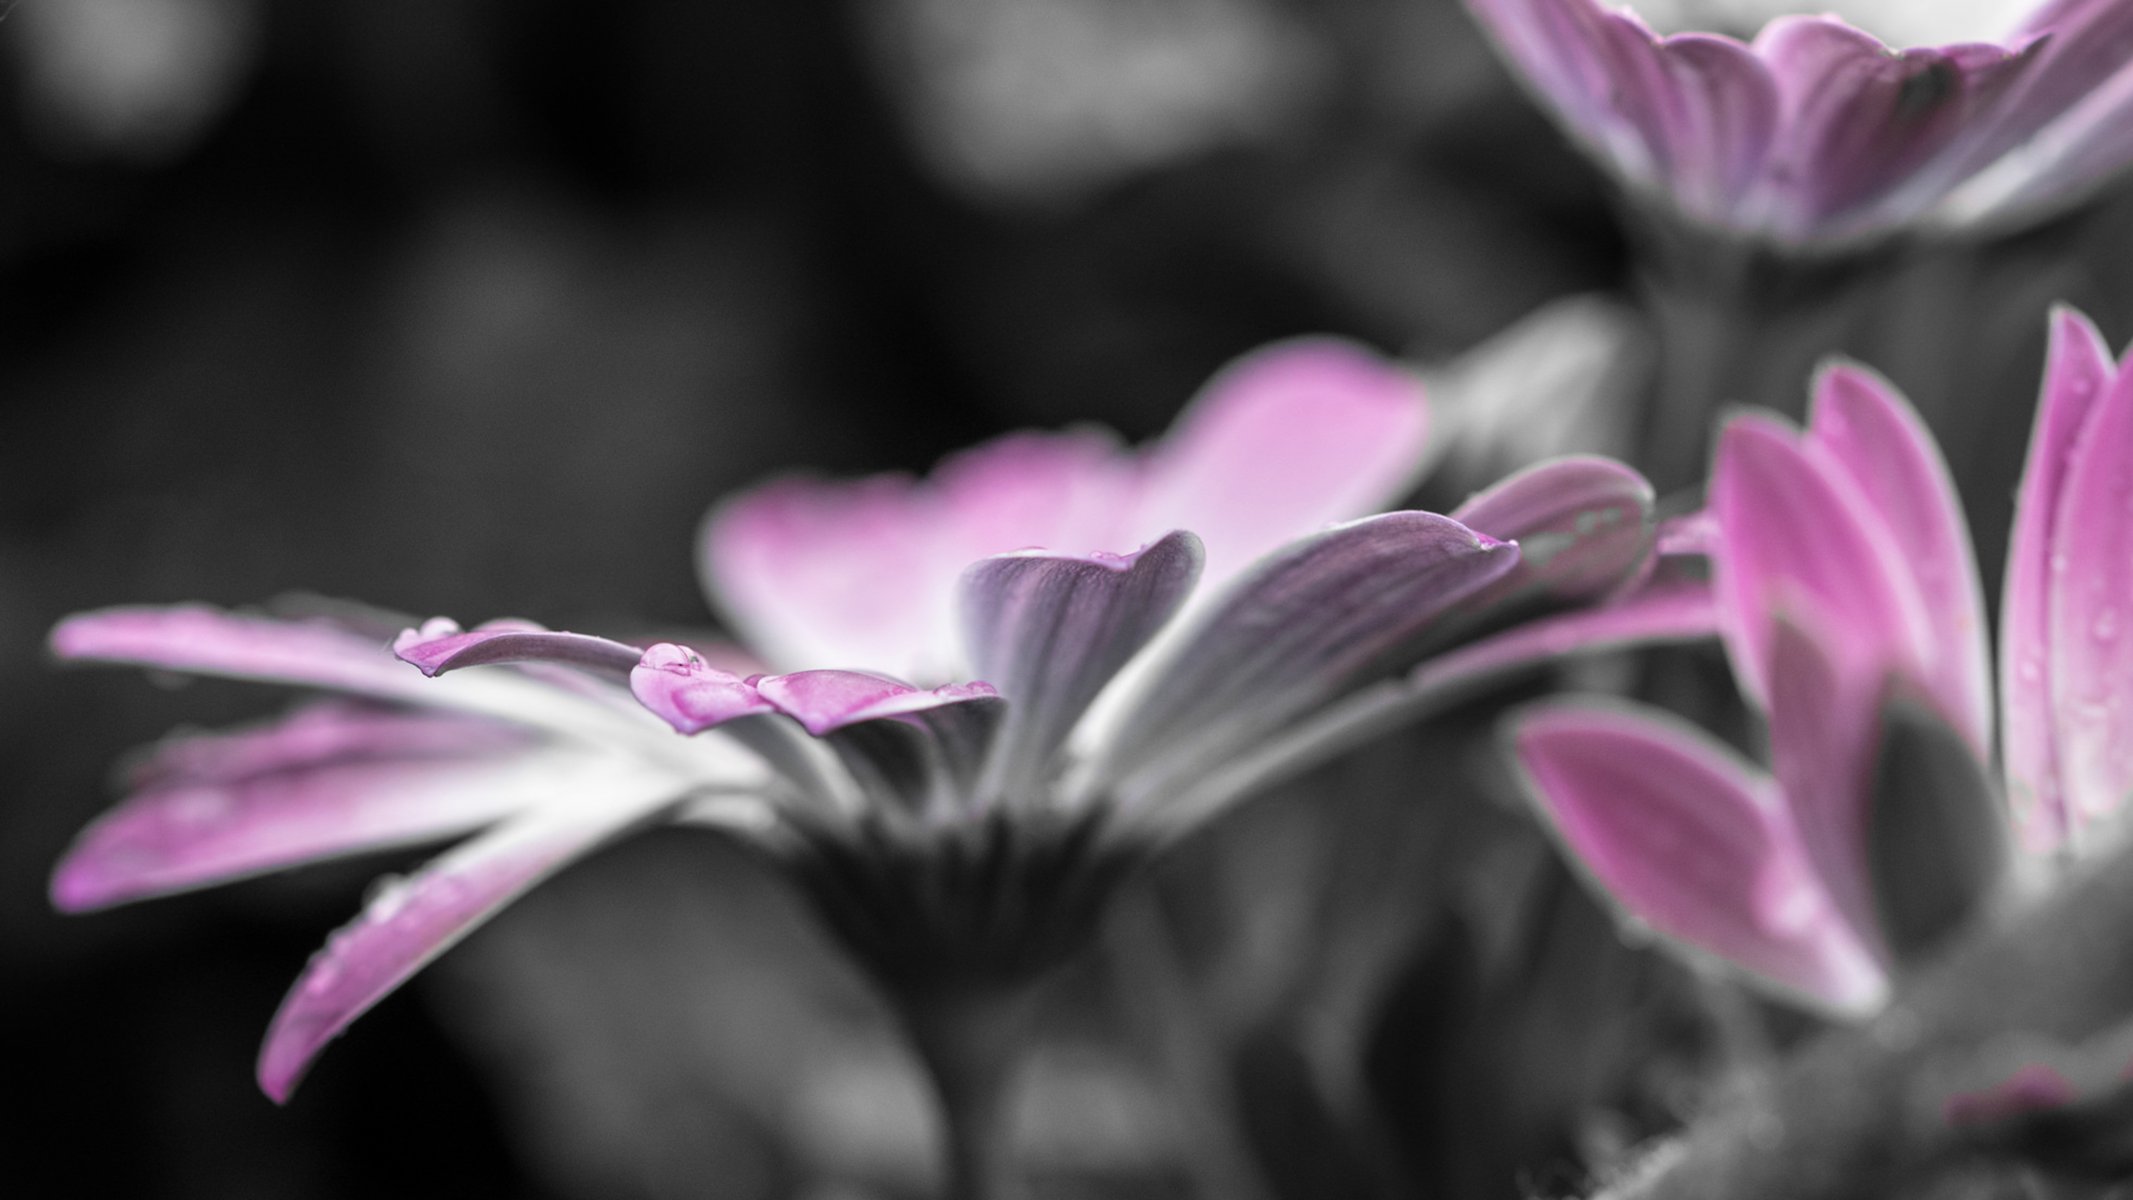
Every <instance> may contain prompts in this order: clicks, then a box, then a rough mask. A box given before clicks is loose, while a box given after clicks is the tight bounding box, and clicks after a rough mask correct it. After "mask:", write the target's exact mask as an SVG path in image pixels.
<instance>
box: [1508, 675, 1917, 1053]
mask: <svg viewBox="0 0 2133 1200" xmlns="http://www.w3.org/2000/svg"><path fill="white" fill-rule="evenodd" d="M1515 747H1516V750H1517V754H1518V759H1519V762H1520V764H1521V765H1522V766H1523V767H1524V769H1525V771H1526V774H1527V776H1528V777H1529V779H1530V780H1531V782H1532V788H1533V793H1534V795H1535V796H1536V798H1537V799H1538V801H1539V803H1540V807H1541V809H1542V811H1543V812H1545V813H1546V814H1547V816H1548V817H1549V819H1550V822H1551V824H1552V825H1553V826H1554V828H1555V829H1556V831H1557V833H1558V834H1559V835H1560V836H1561V838H1562V840H1563V842H1564V844H1565V845H1566V846H1567V847H1568V848H1569V850H1570V852H1571V854H1572V855H1573V856H1574V857H1575V858H1576V859H1577V861H1579V862H1580V863H1582V864H1583V865H1584V867H1585V869H1586V870H1587V871H1588V872H1590V873H1591V875H1592V878H1593V879H1594V880H1595V881H1596V882H1597V883H1598V884H1599V886H1600V887H1601V889H1602V890H1604V891H1605V892H1606V893H1607V894H1609V895H1611V896H1612V897H1614V899H1615V900H1616V901H1618V902H1619V903H1620V904H1621V905H1622V907H1623V908H1625V909H1626V910H1628V912H1629V913H1630V914H1632V915H1633V916H1635V917H1636V918H1637V919H1638V920H1640V921H1643V922H1644V923H1646V924H1648V925H1650V926H1651V927H1652V928H1653V929H1655V930H1657V931H1659V932H1660V933H1662V934H1665V935H1666V936H1668V937H1671V938H1675V939H1678V940H1680V941H1681V942H1684V943H1686V944H1688V945H1690V946H1694V947H1696V948H1697V949H1700V950H1703V951H1705V952H1707V953H1710V954H1714V955H1716V956H1718V957H1719V958H1721V959H1724V960H1725V961H1727V962H1731V963H1733V964H1735V965H1737V966H1739V967H1741V968H1743V969H1745V970H1746V971H1748V972H1749V973H1751V974H1752V975H1754V976H1756V977H1759V978H1761V979H1763V980H1765V981H1767V982H1768V983H1770V984H1773V985H1775V986H1776V987H1778V988H1780V989H1782V990H1784V991H1787V992H1791V993H1794V994H1797V995H1799V996H1802V997H1806V998H1809V999H1812V1000H1814V1001H1817V1002H1819V1003H1820V1004H1822V1005H1826V1006H1827V1007H1829V1008H1831V1009H1834V1010H1836V1011H1838V1012H1843V1013H1852V1014H1863V1013H1866V1012H1870V1011H1872V1010H1873V1009H1874V1008H1876V1007H1877V1006H1879V1004H1880V1003H1881V1002H1882V1000H1883V999H1884V997H1885V996H1886V995H1887V988H1888V981H1887V979H1886V977H1885V975H1884V973H1883V971H1882V970H1881V968H1880V967H1879V965H1878V964H1877V963H1876V962H1875V960H1874V959H1873V958H1872V957H1871V956H1870V955H1869V954H1868V953H1867V952H1866V950H1865V949H1864V948H1863V947H1862V946H1861V944H1860V940H1859V937H1858V936H1857V934H1856V932H1855V931H1854V930H1853V929H1851V928H1849V927H1848V926H1847V924H1846V922H1845V919H1844V917H1843V915H1842V914H1841V912H1840V910H1839V909H1838V908H1837V907H1836V906H1835V905H1834V904H1833V903H1832V901H1831V898H1830V896H1829V895H1828V893H1827V892H1826V891H1825V890H1824V888H1823V886H1822V884H1821V883H1820V881H1819V880H1818V879H1817V878H1816V876H1815V872H1814V870H1813V868H1812V866H1811V865H1810V863H1809V861H1808V859H1807V858H1806V856H1805V855H1804V854H1803V853H1802V851H1801V848H1800V846H1799V843H1798V840H1797V838H1796V837H1795V835H1794V834H1793V832H1792V830H1791V828H1790V826H1789V822H1788V821H1787V820H1786V817H1785V813H1784V811H1783V809H1781V808H1780V807H1779V805H1778V801H1777V799H1776V796H1775V794H1774V789H1773V788H1772V786H1771V783H1770V781H1769V780H1768V779H1766V778H1763V777H1761V776H1759V775H1757V774H1756V773H1755V772H1754V771H1753V769H1752V768H1750V767H1749V766H1748V765H1747V764H1746V763H1743V762H1742V761H1740V759H1739V758H1738V757H1737V756H1736V755H1734V754H1733V752H1732V751H1730V750H1728V749H1727V748H1726V747H1724V746H1722V745H1720V744H1719V743H1717V742H1716V741H1714V740H1712V739H1711V738H1710V737H1708V736H1707V735H1705V734H1703V733H1702V732H1701V731H1699V730H1696V729H1693V728H1691V727H1689V726H1686V725H1683V724H1681V723H1680V722H1678V721H1675V720H1673V719H1672V718H1669V717H1666V716H1664V715H1663V714H1659V713H1657V712H1651V713H1648V714H1647V713H1644V712H1638V713H1632V712H1628V711H1620V710H1616V709H1611V708H1599V707H1592V706H1575V705H1569V704H1557V705H1552V706H1544V707H1540V708H1535V709H1530V710H1528V711H1527V713H1526V714H1525V715H1524V716H1522V717H1521V718H1520V719H1519V720H1518V722H1517V725H1516V733H1515Z"/></svg>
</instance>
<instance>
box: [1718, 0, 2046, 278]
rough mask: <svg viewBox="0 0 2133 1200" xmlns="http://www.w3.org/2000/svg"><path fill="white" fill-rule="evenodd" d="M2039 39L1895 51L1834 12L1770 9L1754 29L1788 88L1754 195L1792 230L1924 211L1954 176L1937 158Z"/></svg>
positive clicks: (2002, 90) (1956, 144)
mask: <svg viewBox="0 0 2133 1200" xmlns="http://www.w3.org/2000/svg"><path fill="white" fill-rule="evenodd" d="M2037 49H2038V46H2037V45H2035V44H2032V45H2031V46H2029V47H2027V48H2025V49H2022V50H2008V49H2005V48H2003V47H1999V46H1988V45H1955V46H1944V47H1931V48H1921V49H1913V50H1901V51H1892V50H1891V49H1890V48H1889V47H1887V46H1884V45H1882V44H1881V42H1880V41H1878V40H1877V39H1875V38H1873V37H1871V36H1869V35H1867V34H1865V33H1862V32H1860V31H1859V30H1857V29H1854V28H1852V27H1851V26H1849V25H1846V24H1845V23H1844V22H1842V21H1840V20H1837V19H1836V18H1834V17H1781V18H1779V19H1778V20H1775V21H1772V22H1771V23H1770V24H1769V25H1768V26H1766V27H1765V28H1764V30H1763V32H1762V34H1761V35H1760V36H1759V37H1757V38H1756V40H1755V50H1756V53H1757V54H1759V55H1760V56H1761V57H1762V58H1763V60H1764V61H1765V62H1767V63H1768V64H1769V66H1770V71H1771V74H1772V76H1773V77H1774V78H1775V79H1776V80H1777V83H1778V89H1779V93H1780V95H1781V96H1782V98H1783V115H1782V117H1781V118H1780V121H1779V132H1778V136H1777V138H1776V140H1775V141H1774V143H1773V145H1772V147H1771V152H1770V159H1769V161H1768V163H1767V164H1766V166H1765V168H1764V180H1765V185H1766V186H1765V189H1764V192H1763V195H1762V196H1761V197H1760V198H1759V199H1760V203H1761V204H1762V205H1764V206H1765V207H1766V211H1767V212H1768V213H1769V217H1768V219H1769V220H1770V221H1771V223H1772V224H1773V225H1774V226H1775V227H1776V229H1777V231H1778V232H1780V233H1781V234H1784V235H1787V236H1792V237H1804V236H1814V235H1817V234H1821V235H1824V236H1827V235H1830V234H1842V233H1849V232H1854V231H1857V230H1859V229H1861V227H1862V226H1865V225H1867V224H1868V223H1870V222H1873V221H1886V220H1902V219H1905V218H1908V217H1910V216H1912V215H1915V214H1916V213H1917V212H1920V211H1923V210H1924V209H1925V208H1926V207H1928V206H1929V205H1931V204H1932V203H1933V202H1935V201H1937V200H1939V199H1940V198H1941V196H1942V195H1944V194H1945V193H1946V191H1947V190H1948V188H1949V187H1950V186H1952V185H1953V184H1954V183H1956V182H1959V181H1960V180H1959V178H1957V179H1951V178H1947V177H1945V175H1944V173H1942V172H1939V171H1935V170H1932V169H1931V168H1932V167H1933V165H1934V163H1935V160H1936V159H1938V158H1939V157H1940V156H1941V155H1943V154H1947V155H1950V156H1951V157H1953V158H1956V159H1962V160H1965V162H1967V158H1968V151H1969V146H1968V144H1967V140H1966V139H1968V138H1972V137H1975V136H1977V135H1978V134H1980V133H1981V132H1983V131H1984V130H1985V128H1986V127H1987V125H1988V124H1989V123H1988V122H1987V121H1985V120H1984V119H1983V118H1987V117H1990V116H1991V115H1992V113H1993V110H1994V106H1995V105H1996V104H1997V103H1998V102H1999V101H2000V100H2001V99H2002V98H2003V97H2004V96H2006V95H2007V94H2008V93H2009V91H2010V89H2011V88H2012V87H2014V86H2015V85H2016V84H2018V83H2019V82H2020V81H2021V79H2022V77H2023V76H2024V74H2025V73H2026V72H2028V71H2029V70H2031V69H2032V68H2033V67H2034V66H2035V65H2036V64H2035V53H2036V50H2037Z"/></svg>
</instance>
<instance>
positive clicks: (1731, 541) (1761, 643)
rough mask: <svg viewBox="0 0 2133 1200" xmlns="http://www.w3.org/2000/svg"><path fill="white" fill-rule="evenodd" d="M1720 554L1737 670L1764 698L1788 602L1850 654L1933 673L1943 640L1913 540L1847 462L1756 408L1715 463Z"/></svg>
mask: <svg viewBox="0 0 2133 1200" xmlns="http://www.w3.org/2000/svg"><path fill="white" fill-rule="evenodd" d="M1710 507H1711V512H1712V515H1713V516H1714V517H1715V518H1716V519H1717V522H1718V526H1719V531H1720V533H1719V538H1720V553H1719V554H1718V556H1717V557H1716V558H1715V559H1713V561H1712V581H1713V584H1714V586H1715V589H1716V594H1717V596H1718V602H1719V615H1720V617H1721V619H1722V620H1723V621H1724V623H1725V629H1726V649H1727V652H1728V653H1729V654H1730V655H1731V657H1732V659H1733V670H1734V675H1735V676H1736V677H1737V678H1738V679H1739V680H1740V682H1741V686H1742V688H1743V689H1744V690H1745V691H1747V693H1748V694H1749V695H1750V696H1751V697H1753V698H1755V699H1756V700H1757V702H1759V703H1766V704H1767V697H1768V696H1769V694H1770V666H1769V663H1770V647H1771V642H1772V639H1773V636H1774V634H1773V627H1774V622H1775V619H1776V614H1777V613H1778V612H1779V611H1781V610H1782V611H1790V612H1798V611H1800V610H1801V608H1802V606H1803V605H1804V606H1807V607H1811V608H1812V609H1813V610H1814V616H1815V617H1816V618H1818V619H1821V620H1824V621H1827V622H1829V623H1830V630H1829V631H1830V632H1831V633H1832V634H1833V635H1836V636H1840V637H1841V638H1842V639H1843V641H1842V649H1841V651H1839V653H1841V654H1842V655H1844V656H1848V657H1857V658H1862V659H1864V658H1871V659H1876V660H1879V661H1883V662H1886V663H1887V664H1888V665H1891V666H1903V667H1905V668H1906V669H1910V670H1913V671H1915V672H1916V673H1917V674H1918V675H1920V676H1921V677H1923V676H1924V675H1925V672H1924V670H1923V669H1922V664H1924V663H1926V662H1928V661H1931V659H1932V657H1933V647H1932V643H1931V641H1930V637H1929V633H1928V631H1929V630H1930V628H1931V625H1930V623H1929V622H1928V620H1927V618H1926V615H1925V608H1924V601H1923V600H1922V599H1921V598H1920V597H1919V595H1918V590H1917V585H1916V583H1915V582H1914V581H1913V580H1912V579H1911V578H1910V577H1909V575H1908V574H1907V573H1906V572H1905V571H1904V569H1903V566H1902V563H1903V561H1904V554H1905V551H1904V548H1903V547H1901V546H1898V545H1896V544H1894V538H1893V536H1892V535H1891V533H1890V532H1889V530H1888V527H1887V525H1886V523H1885V522H1883V521H1882V520H1881V519H1880V518H1879V516H1878V515H1877V514H1876V513H1875V511H1874V509H1873V507H1872V505H1871V504H1870V502H1869V501H1868V500H1867V498H1866V497H1865V496H1864V495H1863V494H1862V493H1861V492H1860V491H1859V488H1858V486H1857V485H1856V484H1854V483H1853V482H1852V481H1851V478H1850V477H1849V475H1848V474H1846V473H1845V472H1844V471H1842V470H1840V469H1838V468H1837V467H1836V466H1835V465H1834V464H1833V463H1830V462H1828V461H1827V457H1826V456H1825V455H1819V454H1810V453H1809V452H1808V450H1807V448H1806V447H1804V446H1803V445H1802V444H1801V442H1800V439H1799V436H1798V435H1797V434H1795V433H1794V432H1793V431H1792V430H1791V429H1790V428H1789V427H1787V426H1785V425H1783V424H1782V423H1780V422H1778V421H1775V420H1772V419H1770V418H1766V417H1762V416H1758V415H1753V414H1751V415H1747V416H1741V417H1736V418H1734V419H1733V420H1732V421H1729V422H1728V423H1727V424H1726V427H1725V429H1724V430H1723V431H1722V432H1721V433H1720V435H1719V447H1718V455H1717V461H1716V464H1715V466H1714V467H1713V469H1712V472H1711V500H1710Z"/></svg>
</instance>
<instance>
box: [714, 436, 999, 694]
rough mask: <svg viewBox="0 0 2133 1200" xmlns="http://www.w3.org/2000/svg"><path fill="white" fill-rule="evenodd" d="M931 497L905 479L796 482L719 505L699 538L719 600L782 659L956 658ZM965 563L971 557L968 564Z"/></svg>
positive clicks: (871, 663) (899, 661)
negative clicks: (947, 611)
mask: <svg viewBox="0 0 2133 1200" xmlns="http://www.w3.org/2000/svg"><path fill="white" fill-rule="evenodd" d="M939 525H940V522H939V520H938V518H937V516H936V513H935V509H934V505H933V501H932V500H931V498H930V497H929V496H928V495H927V494H926V493H924V492H923V491H922V490H921V489H920V487H919V485H918V484H917V483H916V482H914V481H913V480H911V479H910V478H908V477H905V476H898V475H883V476H877V477H874V478H871V479H862V480H857V481H853V482H848V483H826V482H822V481H819V480H812V479H786V480H780V481H777V482H774V483H770V484H766V485H764V486H763V487H759V488H756V489H755V490H753V491H749V492H744V493H742V494H741V495H739V496H736V497H734V498H732V499H730V500H728V501H726V502H725V503H723V504H721V505H719V506H718V507H717V508H714V509H713V510H712V511H711V513H710V515H709V516H707V517H706V518H705V519H704V527H703V533H702V536H701V537H700V539H699V542H698V545H699V548H700V549H699V569H700V571H701V573H702V576H703V580H704V586H705V590H706V592H707V593H708V594H709V595H710V597H711V599H712V601H713V603H714V604H715V605H717V606H718V607H719V608H720V609H721V610H722V611H723V612H724V613H725V614H726V616H727V617H728V618H729V619H730V620H731V621H732V622H733V623H734V625H735V626H736V627H738V628H739V629H740V630H741V632H742V633H743V634H745V635H746V636H745V639H744V640H746V641H747V642H748V643H749V644H750V645H752V646H754V647H755V648H756V649H758V650H760V651H762V653H763V655H764V657H765V658H767V659H768V660H769V661H771V662H773V663H779V664H783V665H786V666H811V665H815V664H820V663H850V664H853V665H855V666H859V667H864V668H867V669H870V670H883V671H908V672H911V673H913V674H918V673H921V672H923V671H925V670H927V669H930V668H931V667H932V666H933V665H934V664H932V663H930V662H927V661H925V660H928V659H933V658H941V657H945V656H947V655H950V654H952V653H953V651H954V646H953V645H952V643H950V642H948V641H947V639H948V638H950V637H952V635H953V632H954V631H953V629H952V628H950V627H949V625H948V618H947V616H946V615H945V606H946V605H945V600H946V596H947V595H948V592H947V590H946V588H947V586H948V581H949V580H951V579H952V578H953V572H954V571H956V570H960V569H961V567H962V565H963V564H962V563H961V562H957V563H954V564H953V565H949V564H946V563H944V562H942V561H940V560H941V558H942V551H941V549H940V528H939ZM965 561H967V560H965Z"/></svg>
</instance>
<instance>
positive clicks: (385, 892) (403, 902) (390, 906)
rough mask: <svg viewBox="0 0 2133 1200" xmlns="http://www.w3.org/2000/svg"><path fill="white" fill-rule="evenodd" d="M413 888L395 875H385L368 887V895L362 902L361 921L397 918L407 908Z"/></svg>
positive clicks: (382, 920)
mask: <svg viewBox="0 0 2133 1200" xmlns="http://www.w3.org/2000/svg"><path fill="white" fill-rule="evenodd" d="M414 890H415V889H414V887H413V886H412V885H411V884H409V883H408V881H407V880H405V879H402V878H400V877H399V876H397V875H386V876H384V877H382V878H380V879H379V880H378V881H377V882H376V883H373V884H371V885H370V895H369V896H368V898H367V899H366V900H365V902H364V906H363V919H364V920H367V921H376V922H384V921H390V920H392V919H393V918H394V917H395V916H398V915H399V913H400V910H401V909H403V908H406V907H407V902H408V900H409V899H410V898H411V897H412V896H413V894H414Z"/></svg>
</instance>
